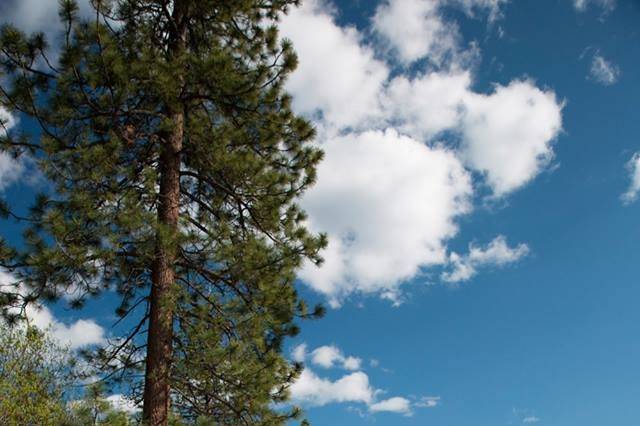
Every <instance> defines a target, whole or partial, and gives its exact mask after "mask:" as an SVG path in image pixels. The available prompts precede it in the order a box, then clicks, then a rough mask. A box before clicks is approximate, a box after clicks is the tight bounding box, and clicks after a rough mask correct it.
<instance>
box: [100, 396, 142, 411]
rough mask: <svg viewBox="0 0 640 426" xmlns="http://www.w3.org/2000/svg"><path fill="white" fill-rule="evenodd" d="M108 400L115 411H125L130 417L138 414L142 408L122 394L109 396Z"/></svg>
mask: <svg viewBox="0 0 640 426" xmlns="http://www.w3.org/2000/svg"><path fill="white" fill-rule="evenodd" d="M106 400H107V402H109V403H110V404H111V406H112V407H113V408H114V409H116V410H118V411H124V412H125V413H127V414H130V415H133V414H136V413H138V412H140V410H141V409H140V407H139V406H137V405H136V404H135V403H134V402H133V401H132V400H131V399H129V398H127V397H126V396H124V395H122V394H114V395H109V396H108V397H107V398H106Z"/></svg>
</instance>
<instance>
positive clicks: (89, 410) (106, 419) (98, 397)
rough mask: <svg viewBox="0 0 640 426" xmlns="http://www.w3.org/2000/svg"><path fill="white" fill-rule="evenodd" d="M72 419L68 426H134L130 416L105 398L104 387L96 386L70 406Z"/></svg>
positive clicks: (90, 387)
mask: <svg viewBox="0 0 640 426" xmlns="http://www.w3.org/2000/svg"><path fill="white" fill-rule="evenodd" d="M69 405H70V406H71V408H70V411H71V413H70V418H71V420H70V421H69V425H68V426H129V425H133V424H134V423H133V421H132V420H131V418H130V416H129V415H128V414H127V413H125V412H123V411H118V410H117V409H115V408H114V407H113V406H112V404H111V403H110V402H109V401H108V400H107V399H106V398H105V395H104V386H103V385H102V384H100V383H99V384H94V385H91V386H89V387H88V388H87V390H86V393H85V397H84V398H83V399H82V400H80V401H73V403H71V404H69Z"/></svg>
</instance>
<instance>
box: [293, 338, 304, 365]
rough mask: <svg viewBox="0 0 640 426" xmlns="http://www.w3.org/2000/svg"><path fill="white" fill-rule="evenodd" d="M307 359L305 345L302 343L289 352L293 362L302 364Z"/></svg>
mask: <svg viewBox="0 0 640 426" xmlns="http://www.w3.org/2000/svg"><path fill="white" fill-rule="evenodd" d="M306 357H307V345H306V344H305V343H302V344H300V345H298V346H296V347H294V348H293V350H292V351H291V358H292V359H293V360H294V361H295V362H303V361H304V360H305V359H306Z"/></svg>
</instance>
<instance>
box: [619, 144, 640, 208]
mask: <svg viewBox="0 0 640 426" xmlns="http://www.w3.org/2000/svg"><path fill="white" fill-rule="evenodd" d="M626 168H627V171H628V173H629V178H630V180H631V183H630V184H629V189H627V191H626V192H625V193H624V194H622V196H621V197H620V198H621V199H622V202H623V203H624V204H631V203H633V202H634V201H636V200H637V199H638V194H639V193H640V152H636V153H635V154H633V156H632V157H631V160H629V162H628V163H627V165H626Z"/></svg>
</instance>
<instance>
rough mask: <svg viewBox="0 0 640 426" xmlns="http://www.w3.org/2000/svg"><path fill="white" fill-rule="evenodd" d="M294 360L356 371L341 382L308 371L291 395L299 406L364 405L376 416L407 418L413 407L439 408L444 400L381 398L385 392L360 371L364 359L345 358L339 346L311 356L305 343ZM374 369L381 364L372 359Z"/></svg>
mask: <svg viewBox="0 0 640 426" xmlns="http://www.w3.org/2000/svg"><path fill="white" fill-rule="evenodd" d="M291 354H292V358H293V360H294V361H297V362H303V361H305V360H306V359H307V358H309V359H310V361H311V363H312V364H314V365H316V366H319V367H322V368H326V369H328V368H336V367H341V368H343V369H346V370H352V371H353V372H350V373H348V374H345V375H343V376H342V377H340V378H338V379H337V380H331V379H328V378H322V377H319V376H318V375H317V374H316V373H315V372H314V371H313V370H311V369H309V368H305V369H304V370H303V371H302V374H301V375H300V377H299V378H298V379H297V380H296V381H295V382H294V384H293V385H292V386H291V396H292V399H293V401H294V402H295V403H299V404H304V405H309V406H323V405H326V404H333V403H347V402H350V403H362V404H365V405H366V406H367V407H368V409H369V411H370V412H372V413H378V412H393V413H399V414H403V415H406V416H409V415H411V414H412V411H413V408H433V407H436V406H437V405H439V403H440V397H429V396H427V397H422V398H419V399H417V398H416V397H412V399H408V398H404V397H398V396H396V397H391V398H388V399H379V398H378V397H379V396H380V395H382V394H384V393H385V392H384V391H383V390H380V389H376V388H375V387H373V386H372V385H371V384H370V382H369V376H368V375H367V374H366V373H364V372H362V371H355V370H360V368H361V367H362V360H361V358H357V357H354V356H345V355H344V354H343V352H342V351H341V350H340V349H339V348H338V347H336V346H335V345H325V346H320V347H318V348H316V349H315V350H313V351H311V352H310V353H309V352H308V351H307V345H306V344H305V343H302V344H299V345H297V346H295V347H294V348H293V350H292V351H291ZM371 365H372V366H377V365H379V363H378V361H375V362H374V360H372V362H371Z"/></svg>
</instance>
